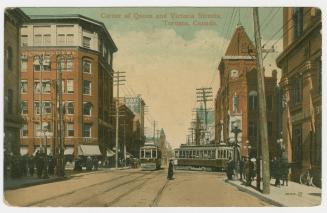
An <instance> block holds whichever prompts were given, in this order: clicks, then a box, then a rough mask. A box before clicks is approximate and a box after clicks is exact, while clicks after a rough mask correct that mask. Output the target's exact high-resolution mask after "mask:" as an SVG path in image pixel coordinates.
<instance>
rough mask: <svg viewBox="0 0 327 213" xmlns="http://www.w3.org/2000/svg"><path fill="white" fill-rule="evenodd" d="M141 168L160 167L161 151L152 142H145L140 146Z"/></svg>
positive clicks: (154, 168) (152, 168)
mask: <svg viewBox="0 0 327 213" xmlns="http://www.w3.org/2000/svg"><path fill="white" fill-rule="evenodd" d="M140 163H141V170H157V169H160V167H161V151H160V149H159V147H158V146H156V145H154V144H145V145H144V146H143V147H141V148H140Z"/></svg>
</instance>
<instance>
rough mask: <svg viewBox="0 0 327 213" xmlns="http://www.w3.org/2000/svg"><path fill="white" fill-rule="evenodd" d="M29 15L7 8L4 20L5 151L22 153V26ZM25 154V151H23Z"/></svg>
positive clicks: (6, 153) (7, 153) (6, 152)
mask: <svg viewBox="0 0 327 213" xmlns="http://www.w3.org/2000/svg"><path fill="white" fill-rule="evenodd" d="M28 19H29V17H28V16H27V15H25V13H24V12H23V11H21V10H20V9H18V8H7V9H6V10H5V20H4V29H5V30H4V67H3V68H4V79H3V82H4V87H3V93H4V100H3V106H4V135H5V137H4V146H3V148H4V152H5V155H10V154H11V153H12V154H14V155H19V154H20V134H19V133H20V128H21V126H22V121H23V120H22V117H21V115H20V113H21V107H20V103H21V101H20V37H19V34H20V26H21V25H22V23H23V22H25V21H28ZM22 154H24V153H22Z"/></svg>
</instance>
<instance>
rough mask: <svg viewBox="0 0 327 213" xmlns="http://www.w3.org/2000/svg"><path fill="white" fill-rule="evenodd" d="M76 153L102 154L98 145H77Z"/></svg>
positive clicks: (87, 154) (84, 154)
mask: <svg viewBox="0 0 327 213" xmlns="http://www.w3.org/2000/svg"><path fill="white" fill-rule="evenodd" d="M78 155H83V156H98V155H102V154H101V152H100V149H99V146H98V145H79V146H78Z"/></svg>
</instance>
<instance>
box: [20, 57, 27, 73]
mask: <svg viewBox="0 0 327 213" xmlns="http://www.w3.org/2000/svg"><path fill="white" fill-rule="evenodd" d="M20 71H21V72H26V71H27V57H22V58H21V60H20Z"/></svg>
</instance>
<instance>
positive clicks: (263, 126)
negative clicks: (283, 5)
mask: <svg viewBox="0 0 327 213" xmlns="http://www.w3.org/2000/svg"><path fill="white" fill-rule="evenodd" d="M253 21H254V35H255V36H254V37H255V45H256V49H257V79H258V98H259V125H260V141H261V152H262V153H261V154H262V181H263V190H262V192H263V194H269V193H270V171H269V147H268V135H267V114H266V97H265V81H264V70H263V58H262V49H261V35H260V25H259V15H258V8H257V7H255V8H253ZM258 160H259V159H258Z"/></svg>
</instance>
